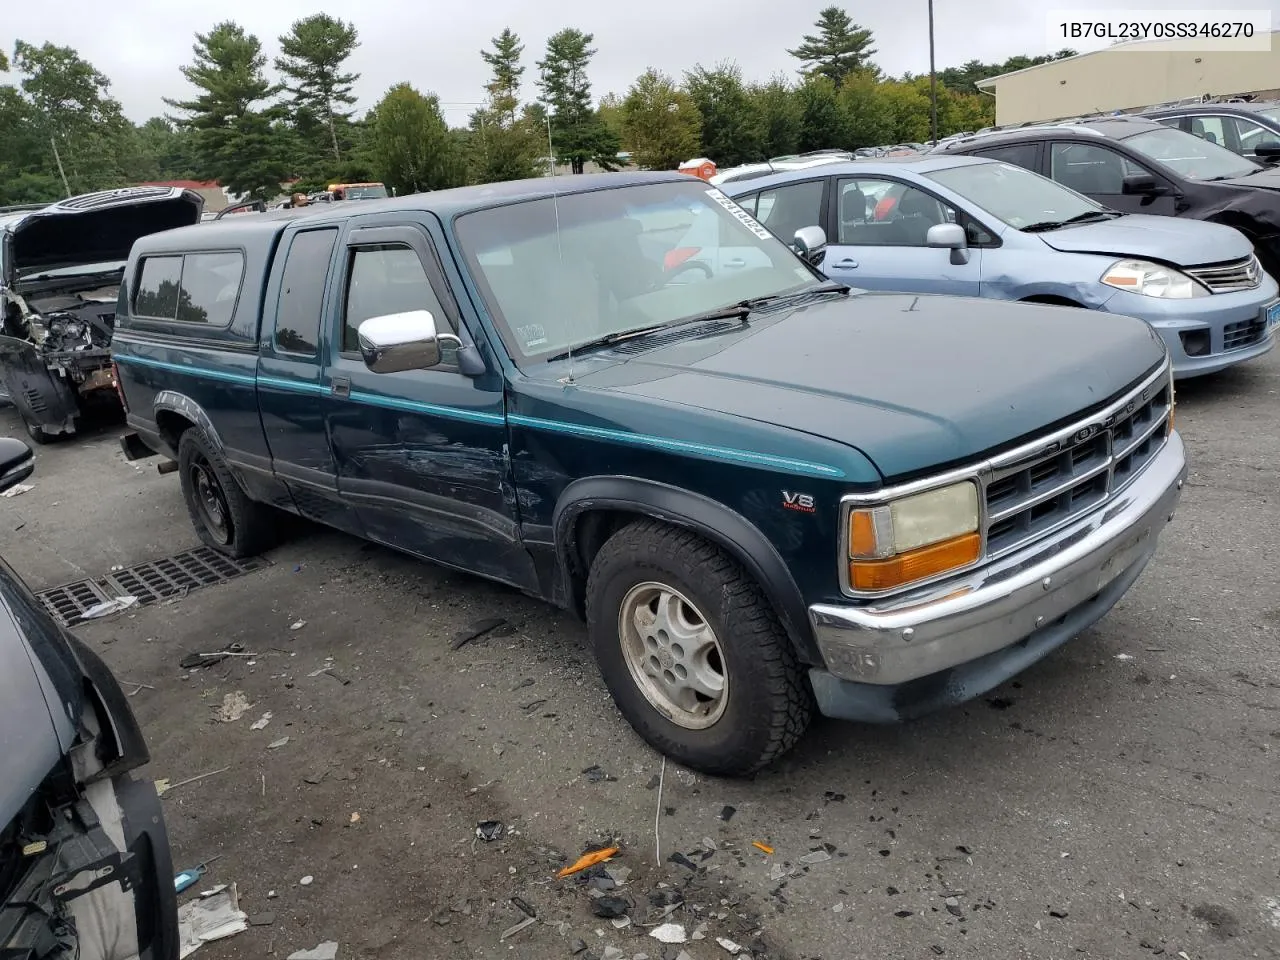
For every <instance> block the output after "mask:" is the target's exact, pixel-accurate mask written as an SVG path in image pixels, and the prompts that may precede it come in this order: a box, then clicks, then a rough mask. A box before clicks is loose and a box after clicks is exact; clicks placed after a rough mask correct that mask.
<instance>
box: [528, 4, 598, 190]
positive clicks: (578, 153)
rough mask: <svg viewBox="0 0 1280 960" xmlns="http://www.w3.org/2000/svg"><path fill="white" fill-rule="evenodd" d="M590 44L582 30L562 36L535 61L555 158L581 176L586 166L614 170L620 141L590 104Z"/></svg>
mask: <svg viewBox="0 0 1280 960" xmlns="http://www.w3.org/2000/svg"><path fill="white" fill-rule="evenodd" d="M591 41H592V35H591V34H589V33H583V32H582V31H581V30H575V29H573V28H568V29H565V30H561V31H559V32H558V33H554V34H552V35H551V37H550V39H548V40H547V53H546V56H545V57H544V58H543V59H541V60H539V61H538V69H539V71H540V73H541V75H540V76H539V78H538V89H539V90H540V91H541V92H542V95H541V97H540V99H541V100H542V102H543V103H544V104H545V105H546V107H547V111H548V112H549V114H550V116H551V130H552V142H553V144H554V147H555V151H556V156H557V159H563V160H567V161H568V162H569V165H570V167H571V168H572V170H573V172H574V173H582V172H583V170H584V168H585V166H586V163H587V161H589V160H593V161H595V162H596V163H597V164H598V165H599V166H601V167H603V168H604V169H605V170H615V169H617V166H618V159H617V158H618V138H617V137H616V136H615V135H614V134H613V132H612V131H611V130H610V129H609V128H608V127H607V126H606V125H605V124H604V122H603V121H602V120H601V119H600V117H599V115H598V114H597V113H596V111H595V109H594V107H593V106H592V103H591V81H590V80H589V79H588V78H587V67H588V66H589V65H590V63H591V58H592V57H593V56H595V53H596V51H595V50H593V49H592V48H591Z"/></svg>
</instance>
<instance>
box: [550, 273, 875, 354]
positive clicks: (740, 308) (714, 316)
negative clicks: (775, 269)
mask: <svg viewBox="0 0 1280 960" xmlns="http://www.w3.org/2000/svg"><path fill="white" fill-rule="evenodd" d="M851 289H852V288H851V287H850V286H849V285H848V284H844V283H839V282H838V281H828V282H826V283H821V284H818V286H816V287H810V288H808V289H805V290H795V291H792V292H791V293H773V294H769V295H768V296H764V297H751V298H750V299H747V300H739V301H738V302H737V303H731V304H729V305H728V306H724V307H716V308H715V309H714V310H707V311H705V312H703V313H695V314H692V315H691V316H688V317H681V318H680V319H679V320H672V321H670V322H669V323H659V324H655V325H654V326H652V327H640V328H639V329H638V330H621V331H619V332H617V333H608V334H605V335H604V336H603V337H596V338H595V339H594V340H588V341H586V342H585V343H580V344H578V345H577V346H576V347H574V348H573V349H572V350H565V351H564V352H562V353H557V354H556V355H555V356H553V357H548V358H547V363H554V362H556V361H557V360H567V359H569V357H570V356H571V355H573V354H575V353H581V352H583V351H590V350H598V349H600V348H601V347H608V346H612V345H613V344H615V343H621V342H622V341H623V340H632V339H635V338H636V337H645V336H648V335H649V334H651V333H657V332H659V331H660V330H674V329H677V328H679V327H687V326H692V325H693V324H696V323H710V322H711V321H713V320H739V321H742V322H744V323H745V322H746V320H747V318H748V317H750V316H751V311H752V310H755V309H756V308H757V307H763V306H765V305H766V304H770V303H776V302H778V301H780V300H790V299H791V298H792V297H799V296H803V295H805V294H810V293H841V294H846V293H848V292H849V291H850V290H851Z"/></svg>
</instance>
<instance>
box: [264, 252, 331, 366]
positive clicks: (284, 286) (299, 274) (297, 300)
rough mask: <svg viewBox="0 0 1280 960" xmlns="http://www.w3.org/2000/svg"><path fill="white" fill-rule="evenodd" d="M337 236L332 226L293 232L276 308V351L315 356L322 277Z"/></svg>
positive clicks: (318, 340)
mask: <svg viewBox="0 0 1280 960" xmlns="http://www.w3.org/2000/svg"><path fill="white" fill-rule="evenodd" d="M337 240H338V231H337V230H336V229H332V228H330V229H325V230H307V231H304V232H302V233H297V234H294V237H293V240H292V241H291V242H290V244H289V252H288V254H287V259H286V260H285V262H284V274H283V275H282V277H281V282H280V303H279V305H278V307H277V308H276V331H275V349H276V352H278V353H287V354H295V355H297V356H300V357H314V356H316V353H317V350H318V347H319V343H320V322H321V319H322V317H323V313H324V287H325V278H326V277H327V276H328V274H329V263H330V261H331V260H332V259H333V246H334V244H335V243H336V242H337Z"/></svg>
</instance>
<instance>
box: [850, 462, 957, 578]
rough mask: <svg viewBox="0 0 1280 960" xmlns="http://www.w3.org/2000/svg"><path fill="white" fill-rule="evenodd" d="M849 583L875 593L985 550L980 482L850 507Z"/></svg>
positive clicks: (949, 567) (947, 567) (934, 573)
mask: <svg viewBox="0 0 1280 960" xmlns="http://www.w3.org/2000/svg"><path fill="white" fill-rule="evenodd" d="M847 536H848V546H849V550H848V554H849V555H848V563H849V586H850V587H851V588H852V589H853V590H855V591H858V592H860V593H861V592H867V593H874V592H878V591H881V590H890V589H893V588H894V587H901V586H905V585H907V584H910V583H914V582H916V581H917V580H924V579H927V578H929V577H934V576H937V575H938V574H940V573H946V572H947V571H949V570H958V569H960V568H962V567H967V566H969V565H970V564H972V563H976V562H977V560H978V558H979V557H980V556H981V553H982V535H981V534H980V533H979V511H978V486H977V484H975V483H973V482H972V481H968V480H965V481H962V482H961V483H954V484H951V485H950V486H946V487H940V488H938V489H937V490H929V491H926V492H925V493H917V494H914V495H912V496H909V497H903V498H901V499H899V500H893V501H891V502H889V503H884V504H879V505H877V506H873V507H855V508H854V509H853V510H851V511H850V513H849V529H848V532H847Z"/></svg>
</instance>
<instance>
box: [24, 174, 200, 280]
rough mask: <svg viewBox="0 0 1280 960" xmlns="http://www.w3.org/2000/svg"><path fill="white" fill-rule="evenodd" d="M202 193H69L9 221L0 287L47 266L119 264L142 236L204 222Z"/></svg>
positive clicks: (124, 190)
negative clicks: (81, 194)
mask: <svg viewBox="0 0 1280 960" xmlns="http://www.w3.org/2000/svg"><path fill="white" fill-rule="evenodd" d="M203 210H204V198H202V197H201V196H200V194H198V193H196V192H195V191H194V190H186V189H183V188H181V187H125V188H122V189H120V190H104V191H102V192H100V193H88V194H84V195H83V196H78V197H71V198H69V199H67V200H60V201H59V202H57V203H54V204H51V205H49V206H47V207H43V208H42V209H39V210H34V211H32V212H31V213H27V214H25V215H23V216H21V217H18V218H16V219H14V220H12V221H10V222H9V223H7V224H6V225H5V226H4V227H3V228H2V232H0V244H3V249H2V250H0V264H3V269H4V273H3V276H0V286H5V287H8V288H10V289H12V290H16V291H17V292H18V293H22V292H23V286H24V284H23V278H24V277H29V276H30V275H32V274H33V273H38V272H42V271H46V270H68V269H70V268H74V267H81V266H89V265H91V264H107V263H116V262H118V263H121V264H123V262H124V261H125V260H128V259H129V249H130V248H131V247H132V246H133V243H134V241H135V240H137V239H138V238H139V237H145V236H147V235H148V234H151V233H159V232H160V231H161V230H170V229H172V228H174V227H184V226H188V225H190V224H194V223H199V222H200V214H201V212H202V211H203Z"/></svg>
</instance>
